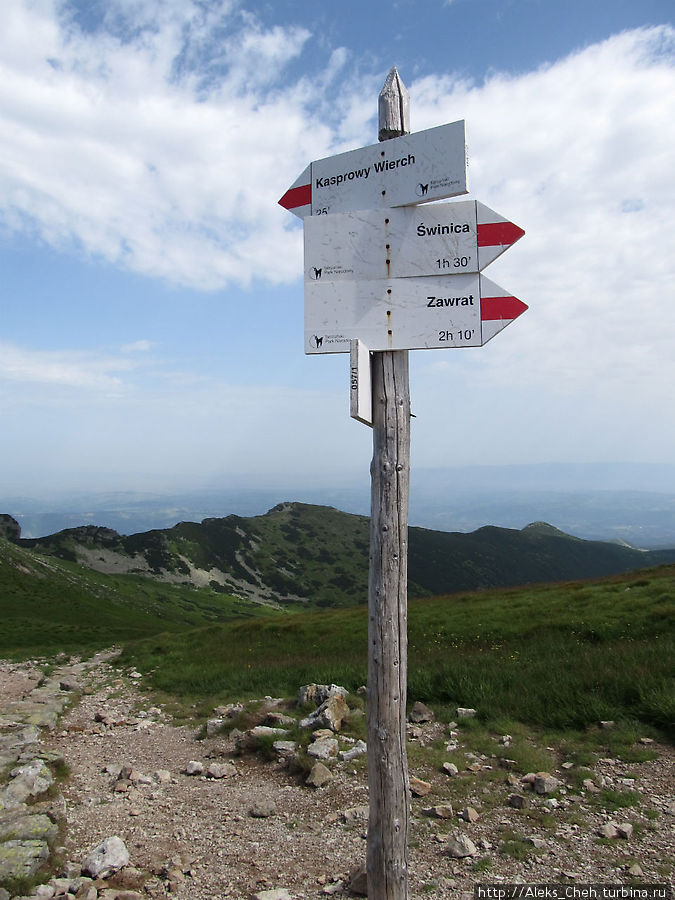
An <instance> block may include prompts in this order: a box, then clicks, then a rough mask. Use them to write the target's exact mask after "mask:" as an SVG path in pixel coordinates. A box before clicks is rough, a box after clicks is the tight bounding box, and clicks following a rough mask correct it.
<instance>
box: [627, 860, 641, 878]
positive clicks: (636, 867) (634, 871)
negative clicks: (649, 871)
mask: <svg viewBox="0 0 675 900" xmlns="http://www.w3.org/2000/svg"><path fill="white" fill-rule="evenodd" d="M628 874H629V875H632V876H633V878H642V877H643V875H644V874H645V873H644V872H643V871H642V866H641V865H640V863H633V865H632V866H629V867H628Z"/></svg>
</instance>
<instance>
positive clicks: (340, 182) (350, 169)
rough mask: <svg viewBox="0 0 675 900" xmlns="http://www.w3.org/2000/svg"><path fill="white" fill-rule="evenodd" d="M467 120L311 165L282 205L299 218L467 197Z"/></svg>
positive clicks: (283, 199)
mask: <svg viewBox="0 0 675 900" xmlns="http://www.w3.org/2000/svg"><path fill="white" fill-rule="evenodd" d="M467 180H468V179H467V161H466V137H465V128H464V121H459V122H451V123H449V124H448V125H439V126H438V127H437V128H429V129H427V130H426V131H417V132H415V133H413V134H404V135H402V136H401V137H397V138H392V140H389V141H383V142H382V143H379V144H372V145H371V146H369V147H360V148H359V149H357V150H349V151H347V152H346V153H338V154H337V155H336V156H329V157H327V158H326V159H319V160H316V161H315V162H312V163H310V164H309V165H308V166H307V168H306V169H305V170H304V172H303V173H302V174H301V175H300V176H299V177H298V178H297V179H296V181H295V182H294V183H293V184H292V185H291V187H290V188H289V189H288V190H287V191H286V193H285V194H284V196H283V197H282V198H281V200H279V204H280V205H281V206H283V207H284V209H288V210H289V211H290V212H292V213H294V214H295V215H296V216H300V218H305V217H306V216H318V215H325V214H326V213H338V212H347V211H351V210H355V209H380V208H386V207H391V206H407V205H409V204H413V203H425V202H427V201H429V200H443V199H445V198H446V197H456V196H458V195H459V194H466V193H467V191H468V187H467Z"/></svg>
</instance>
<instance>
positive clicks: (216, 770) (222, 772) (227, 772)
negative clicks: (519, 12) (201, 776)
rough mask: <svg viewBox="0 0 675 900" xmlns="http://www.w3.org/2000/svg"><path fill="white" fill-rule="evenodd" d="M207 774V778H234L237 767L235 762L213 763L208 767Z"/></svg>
mask: <svg viewBox="0 0 675 900" xmlns="http://www.w3.org/2000/svg"><path fill="white" fill-rule="evenodd" d="M205 775H206V777H207V778H232V777H233V776H234V775H237V769H236V767H235V765H234V763H231V762H228V763H211V765H210V766H209V767H208V768H207V770H206V772H205Z"/></svg>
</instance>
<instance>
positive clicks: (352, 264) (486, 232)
mask: <svg viewBox="0 0 675 900" xmlns="http://www.w3.org/2000/svg"><path fill="white" fill-rule="evenodd" d="M304 226H305V227H304V232H305V281H318V280H319V279H321V280H322V281H343V280H354V279H356V280H362V279H370V278H409V277H411V276H415V275H458V274H463V273H464V274H465V273H467V272H480V271H482V270H483V269H484V268H485V267H486V266H487V265H489V264H490V263H491V262H492V261H493V260H494V259H496V258H497V257H498V256H499V255H500V254H502V253H503V252H504V251H505V250H508V248H509V247H510V246H511V245H512V244H514V243H515V242H516V241H517V240H518V239H519V238H520V237H522V236H523V234H525V232H524V231H523V229H522V228H519V227H518V225H514V223H513V222H510V221H509V220H508V219H506V218H504V216H502V215H500V214H499V213H497V212H495V211H494V210H493V209H490V208H489V207H487V206H485V204H484V203H480V202H478V201H477V200H459V201H451V202H450V203H434V204H432V205H430V206H427V205H420V206H405V207H399V208H398V209H383V210H379V209H376V210H356V211H354V212H348V213H339V214H337V215H329V216H312V217H309V218H307V219H305V223H304Z"/></svg>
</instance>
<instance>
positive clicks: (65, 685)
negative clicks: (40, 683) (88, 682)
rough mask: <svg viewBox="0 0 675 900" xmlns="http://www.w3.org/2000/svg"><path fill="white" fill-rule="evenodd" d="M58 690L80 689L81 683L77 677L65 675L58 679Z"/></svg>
mask: <svg viewBox="0 0 675 900" xmlns="http://www.w3.org/2000/svg"><path fill="white" fill-rule="evenodd" d="M59 690H61V691H81V690H82V685H81V684H80V682H79V681H78V680H77V678H71V677H66V678H62V679H61V681H59Z"/></svg>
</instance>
